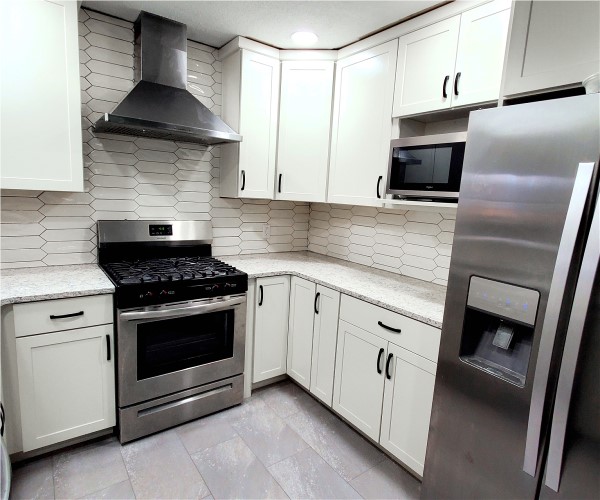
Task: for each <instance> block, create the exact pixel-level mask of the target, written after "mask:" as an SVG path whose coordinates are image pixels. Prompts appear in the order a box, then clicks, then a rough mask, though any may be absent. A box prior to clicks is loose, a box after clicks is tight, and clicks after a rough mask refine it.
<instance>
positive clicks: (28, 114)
mask: <svg viewBox="0 0 600 500" xmlns="http://www.w3.org/2000/svg"><path fill="white" fill-rule="evenodd" d="M0 4H1V5H0V32H1V33H0V37H1V49H0V50H1V53H0V60H2V72H1V82H0V87H1V95H0V100H1V102H2V113H1V123H0V130H1V142H2V148H1V157H0V164H1V172H2V179H1V180H2V188H5V189H35V190H52V191H83V152H82V140H81V105H80V84H79V47H78V33H77V3H76V2H71V1H66V0H65V1H61V0H53V1H46V0H35V1H27V2H25V1H22V2H17V1H12V2H11V1H8V2H0Z"/></svg>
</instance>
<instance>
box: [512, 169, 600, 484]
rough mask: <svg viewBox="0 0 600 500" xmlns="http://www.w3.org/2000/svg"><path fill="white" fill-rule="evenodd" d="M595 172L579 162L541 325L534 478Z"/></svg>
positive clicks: (530, 463) (530, 441) (529, 457)
mask: <svg viewBox="0 0 600 500" xmlns="http://www.w3.org/2000/svg"><path fill="white" fill-rule="evenodd" d="M593 172H594V163H580V164H579V166H578V168H577V175H576V177H575V183H574V185H573V193H572V194H571V201H570V202H569V208H568V210H567V216H566V219H565V225H564V227H563V232H562V236H561V239H560V245H559V247H558V254H557V256H556V264H555V266H554V273H553V275H552V283H551V284H550V293H549V294H548V304H547V306H546V316H545V318H544V323H543V325H542V335H541V339H540V347H539V350H538V357H537V363H536V366H535V374H534V377H533V391H532V394H531V406H530V407H529V421H528V423H527V437H526V441H525V457H524V460H523V471H525V472H526V473H527V474H529V475H530V476H534V477H535V473H536V468H537V461H538V454H539V447H540V436H541V432H542V416H543V413H544V401H545V399H546V388H547V386H548V375H549V371H550V362H551V360H552V350H553V348H554V341H555V337H556V329H557V327H558V320H559V316H560V309H561V306H562V302H563V298H564V290H565V286H566V283H567V278H568V274H569V268H570V265H571V260H572V258H573V252H574V249H575V244H576V242H577V234H578V233H579V227H580V224H581V218H582V216H583V211H584V209H585V205H586V201H587V198H588V193H589V191H590V185H591V182H592V175H593Z"/></svg>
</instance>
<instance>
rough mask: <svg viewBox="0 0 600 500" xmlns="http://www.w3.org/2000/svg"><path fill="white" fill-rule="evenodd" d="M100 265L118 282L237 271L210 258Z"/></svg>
mask: <svg viewBox="0 0 600 500" xmlns="http://www.w3.org/2000/svg"><path fill="white" fill-rule="evenodd" d="M104 268H105V269H106V270H107V271H108V273H109V274H110V275H111V277H112V278H113V279H114V280H115V282H116V283H117V284H118V285H137V284H141V283H162V282H173V281H190V280H201V279H204V278H214V277H222V276H223V277H224V276H231V275H235V274H239V271H238V270H237V269H235V268H234V267H232V266H230V265H228V264H225V263H224V262H221V261H220V260H217V259H215V258H213V257H165V258H162V259H144V260H136V261H120V262H110V263H107V264H105V266H104Z"/></svg>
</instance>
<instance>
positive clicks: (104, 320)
mask: <svg viewBox="0 0 600 500" xmlns="http://www.w3.org/2000/svg"><path fill="white" fill-rule="evenodd" d="M13 311H14V315H15V337H25V336H27V335H36V334H38V333H49V332H58V331H60V330H72V329H74V328H84V327H86V326H94V325H104V324H108V323H112V322H113V303H112V295H110V294H107V295H92V296H88V297H73V298H68V299H56V300H44V301H40V302H29V303H26V304H15V305H14V306H13Z"/></svg>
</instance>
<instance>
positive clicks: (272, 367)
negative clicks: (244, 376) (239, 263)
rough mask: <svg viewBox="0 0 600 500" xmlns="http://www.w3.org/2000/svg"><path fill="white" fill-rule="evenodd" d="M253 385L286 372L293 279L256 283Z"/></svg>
mask: <svg viewBox="0 0 600 500" xmlns="http://www.w3.org/2000/svg"><path fill="white" fill-rule="evenodd" d="M255 297H256V298H255V300H256V309H255V317H254V363H253V376H252V382H254V383H256V382H261V381H263V380H267V379H269V378H272V377H276V376H277V375H283V374H285V373H286V359H287V347H288V346H287V334H288V317H289V316H288V311H289V301H290V278H289V276H276V277H273V278H258V279H257V280H256V294H255Z"/></svg>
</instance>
